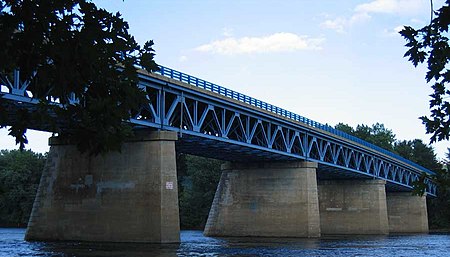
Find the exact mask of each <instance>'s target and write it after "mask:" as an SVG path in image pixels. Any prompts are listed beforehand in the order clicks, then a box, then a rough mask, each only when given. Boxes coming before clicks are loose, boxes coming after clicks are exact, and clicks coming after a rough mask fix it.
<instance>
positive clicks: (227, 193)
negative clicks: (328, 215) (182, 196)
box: [204, 162, 320, 237]
mask: <svg viewBox="0 0 450 257" xmlns="http://www.w3.org/2000/svg"><path fill="white" fill-rule="evenodd" d="M316 169H317V163H313V162H282V163H249V164H242V163H241V164H239V163H229V164H225V165H224V166H223V167H222V177H221V179H220V182H219V185H218V188H217V191H216V195H215V198H214V201H213V204H212V207H211V210H210V213H209V217H208V221H207V224H206V227H205V231H204V234H205V235H206V236H260V237H319V236H320V221H319V208H318V198H317V181H316Z"/></svg>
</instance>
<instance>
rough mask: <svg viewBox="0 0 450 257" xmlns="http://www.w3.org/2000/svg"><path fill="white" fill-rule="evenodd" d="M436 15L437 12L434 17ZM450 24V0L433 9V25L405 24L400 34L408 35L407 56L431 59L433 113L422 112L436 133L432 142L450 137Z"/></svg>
mask: <svg viewBox="0 0 450 257" xmlns="http://www.w3.org/2000/svg"><path fill="white" fill-rule="evenodd" d="M432 3H433V2H432V1H431V4H432ZM433 15H436V17H435V18H433ZM449 25H450V0H446V1H445V4H444V6H443V7H442V8H440V9H439V10H438V11H436V12H434V10H433V7H432V10H431V22H430V24H429V25H427V26H425V27H423V28H420V29H417V30H416V29H414V28H412V27H410V26H405V27H404V29H403V30H402V31H400V34H401V35H402V36H403V37H404V38H405V39H406V41H407V43H406V47H407V48H408V50H407V52H406V53H405V55H404V56H405V57H409V61H411V62H412V63H413V65H414V66H417V65H418V64H419V63H424V62H425V61H426V62H427V68H428V71H427V73H426V75H425V79H426V81H427V83H429V82H432V83H433V85H432V86H431V88H432V89H433V91H434V92H433V94H431V95H430V96H431V100H430V112H431V114H430V117H428V116H422V117H420V119H421V120H422V123H423V124H425V127H426V131H427V133H428V134H432V136H431V142H432V143H433V142H436V141H441V140H448V139H449V137H450V102H449V100H448V99H449V97H450V89H449V88H448V86H449V84H450V69H449V67H448V64H449V61H450V47H449V42H448V41H449V38H448V28H449Z"/></svg>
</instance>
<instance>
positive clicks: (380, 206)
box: [318, 180, 389, 235]
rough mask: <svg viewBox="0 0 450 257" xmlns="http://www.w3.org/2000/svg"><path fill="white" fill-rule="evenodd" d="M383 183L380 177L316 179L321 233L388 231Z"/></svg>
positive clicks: (381, 233)
mask: <svg viewBox="0 0 450 257" xmlns="http://www.w3.org/2000/svg"><path fill="white" fill-rule="evenodd" d="M385 184H386V182H385V181H383V180H325V181H319V184H318V189H319V206H320V208H319V209H320V224H321V231H322V234H376V235H386V234H388V233H389V225H388V217H387V207H386V192H385Z"/></svg>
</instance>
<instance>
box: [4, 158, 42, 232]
mask: <svg viewBox="0 0 450 257" xmlns="http://www.w3.org/2000/svg"><path fill="white" fill-rule="evenodd" d="M45 160H46V156H45V155H42V154H38V153H34V152H32V151H23V152H21V151H18V150H13V151H8V150H2V151H0V224H1V225H2V226H11V225H13V226H17V225H19V226H25V225H26V224H27V222H28V218H29V216H30V213H31V208H32V206H33V202H34V197H35V195H36V191H37V188H38V185H39V179H40V177H41V173H42V170H43V167H44V164H45Z"/></svg>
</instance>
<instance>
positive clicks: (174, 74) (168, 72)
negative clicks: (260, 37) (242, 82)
mask: <svg viewBox="0 0 450 257" xmlns="http://www.w3.org/2000/svg"><path fill="white" fill-rule="evenodd" d="M158 67H159V71H156V72H155V73H156V74H160V75H162V76H164V77H167V78H171V79H174V80H178V81H180V82H184V83H187V84H190V85H192V86H196V87H199V88H202V89H205V90H208V91H210V92H214V93H218V94H220V95H222V96H225V97H228V98H231V99H234V100H237V101H240V102H243V103H246V104H250V105H252V106H255V107H257V108H261V109H263V110H266V111H269V112H272V113H275V114H278V115H281V116H283V117H286V118H289V119H292V120H294V121H298V122H302V123H304V124H307V125H309V126H311V127H314V128H318V129H321V130H324V131H327V132H329V133H331V134H334V135H337V136H340V137H343V138H345V139H347V140H350V141H353V142H356V143H358V144H360V145H363V146H365V147H367V148H369V149H372V150H374V151H377V152H381V153H383V154H385V155H387V156H390V157H392V158H395V159H397V160H400V161H402V162H404V163H407V164H409V165H411V166H413V167H415V168H417V169H419V170H421V171H423V172H426V173H428V174H432V175H433V174H435V173H434V172H432V171H430V170H428V169H426V168H424V167H422V166H420V165H418V164H416V163H414V162H412V161H410V160H408V159H406V158H403V157H401V156H399V155H397V154H394V153H392V152H390V151H388V150H386V149H383V148H381V147H379V146H376V145H373V144H371V143H368V142H366V141H364V140H362V139H360V138H357V137H355V136H352V135H349V134H347V133H345V132H342V131H340V130H337V129H335V128H333V127H331V126H330V125H328V124H326V125H324V124H321V123H319V122H317V121H314V120H311V119H308V118H306V117H303V116H301V115H298V114H296V113H293V112H290V111H287V110H285V109H282V108H280V107H277V106H274V105H272V104H269V103H266V102H263V101H261V100H258V99H255V98H253V97H250V96H247V95H244V94H241V93H239V92H236V91H234V90H231V89H228V88H225V87H222V86H219V85H216V84H214V83H211V82H208V81H205V80H203V79H199V78H197V77H194V76H191V75H188V74H185V73H183V72H180V71H177V70H174V69H170V68H167V67H164V66H161V65H159V66H158Z"/></svg>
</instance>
